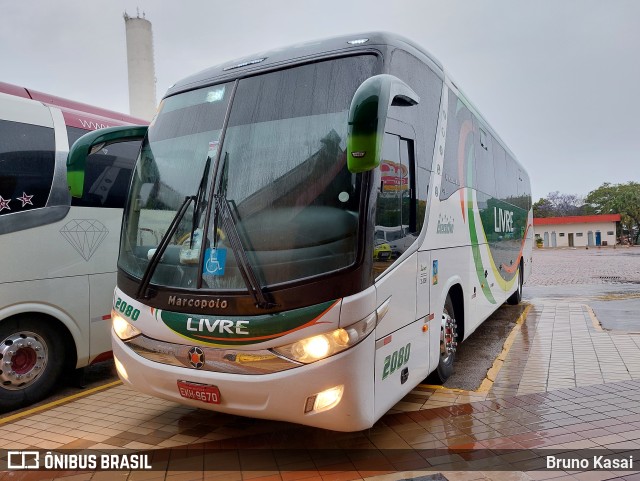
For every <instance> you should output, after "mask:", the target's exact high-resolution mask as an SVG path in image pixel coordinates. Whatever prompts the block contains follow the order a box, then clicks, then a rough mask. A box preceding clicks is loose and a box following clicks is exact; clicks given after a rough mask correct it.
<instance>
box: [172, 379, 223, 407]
mask: <svg viewBox="0 0 640 481" xmlns="http://www.w3.org/2000/svg"><path fill="white" fill-rule="evenodd" d="M178 392H179V393H180V396H182V397H183V398H185V399H195V400H196V401H202V402H204V403H207V404H220V389H218V386H212V385H210V384H198V383H195V382H189V381H178Z"/></svg>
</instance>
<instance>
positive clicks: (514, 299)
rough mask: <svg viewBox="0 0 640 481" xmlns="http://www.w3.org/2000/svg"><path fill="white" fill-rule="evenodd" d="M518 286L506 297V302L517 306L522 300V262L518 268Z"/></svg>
mask: <svg viewBox="0 0 640 481" xmlns="http://www.w3.org/2000/svg"><path fill="white" fill-rule="evenodd" d="M518 272H519V274H518V288H517V289H516V291H515V292H514V293H513V294H511V295H510V296H509V298H508V299H507V304H510V305H512V306H517V305H518V304H520V301H522V284H523V279H524V274H523V273H522V264H520V268H519V269H518Z"/></svg>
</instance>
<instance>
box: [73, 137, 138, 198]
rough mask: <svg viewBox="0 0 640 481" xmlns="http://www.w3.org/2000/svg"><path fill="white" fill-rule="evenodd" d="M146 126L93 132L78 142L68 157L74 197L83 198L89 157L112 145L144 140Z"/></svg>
mask: <svg viewBox="0 0 640 481" xmlns="http://www.w3.org/2000/svg"><path fill="white" fill-rule="evenodd" d="M147 128H148V127H147V126H146V125H124V126H121V127H108V128H106V129H99V130H93V131H91V132H88V133H86V134H84V135H83V136H82V137H80V138H79V139H78V140H76V141H75V142H74V144H73V146H72V147H71V148H70V149H69V156H68V157H67V183H68V184H69V192H70V193H71V196H72V197H82V194H83V191H84V172H85V169H86V166H87V157H89V156H90V155H91V154H94V153H96V152H97V151H99V150H100V149H102V148H104V147H106V146H107V145H110V144H115V143H118V142H128V141H131V140H142V139H143V138H144V136H145V134H146V133H147Z"/></svg>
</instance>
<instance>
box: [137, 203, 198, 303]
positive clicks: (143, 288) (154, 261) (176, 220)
mask: <svg viewBox="0 0 640 481" xmlns="http://www.w3.org/2000/svg"><path fill="white" fill-rule="evenodd" d="M194 200H196V196H195V195H188V196H187V197H185V198H184V201H182V204H181V205H180V207H179V208H178V212H176V215H175V216H173V219H172V220H171V224H169V228H168V229H167V232H165V233H164V235H163V236H162V239H160V243H159V244H158V247H157V248H156V251H155V252H154V253H153V257H151V260H150V261H149V264H147V268H146V269H145V271H144V274H143V275H142V279H141V280H140V285H139V286H138V292H137V293H136V299H145V298H146V297H147V289H148V287H149V283H150V282H151V277H152V276H153V273H154V272H155V270H156V268H157V267H158V264H159V263H160V259H162V256H163V254H164V251H165V250H167V246H168V245H169V241H170V240H171V237H172V236H173V234H174V233H175V231H176V230H177V229H178V226H179V225H180V221H181V220H182V218H183V217H184V215H185V214H186V212H187V209H188V208H189V205H190V204H191V202H193V201H194Z"/></svg>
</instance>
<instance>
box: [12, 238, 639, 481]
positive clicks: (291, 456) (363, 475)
mask: <svg viewBox="0 0 640 481" xmlns="http://www.w3.org/2000/svg"><path fill="white" fill-rule="evenodd" d="M639 254H640V250H635V249H616V250H613V249H611V248H609V249H606V250H605V249H601V250H599V251H598V250H596V249H592V250H589V251H586V250H580V251H579V250H571V251H570V250H553V251H552V250H544V251H541V250H536V251H535V252H534V261H535V266H536V267H535V270H534V274H533V276H532V277H531V278H530V279H529V282H528V283H527V284H526V286H525V290H524V295H525V297H526V298H527V300H528V302H529V304H530V307H528V309H527V310H526V311H525V313H526V316H525V315H523V316H521V318H519V319H518V320H517V321H516V323H515V327H514V328H513V330H512V331H511V333H510V334H509V336H508V338H507V341H506V343H505V349H504V350H503V351H502V352H501V353H500V354H499V355H498V356H497V358H496V360H495V361H494V363H493V366H492V367H491V369H489V372H488V373H487V378H486V380H485V381H486V382H483V383H482V385H481V386H480V387H479V388H478V389H476V390H474V391H463V390H457V389H447V388H441V387H436V386H429V385H421V386H418V387H417V388H416V389H415V390H414V391H413V392H412V393H410V394H409V395H408V396H406V397H405V398H404V399H403V400H402V401H401V402H400V403H398V404H397V405H396V406H395V407H394V409H392V410H391V411H390V412H389V413H388V414H387V415H385V416H384V417H383V418H382V419H381V420H380V421H379V422H378V423H377V424H376V425H375V426H374V427H373V428H372V429H370V430H366V431H362V432H358V433H333V432H329V431H324V430H320V429H313V428H307V427H300V426H296V425H292V424H288V423H281V422H272V421H261V420H254V419H247V418H240V417H236V416H229V415H222V414H215V413H211V412H208V411H202V410H198V409H193V408H189V407H184V406H181V405H178V404H175V403H172V402H168V401H163V400H159V399H156V398H152V397H148V396H144V395H141V394H138V393H135V392H133V391H131V390H129V389H128V388H126V387H124V386H122V385H116V386H112V387H109V388H108V389H105V390H102V391H100V392H97V393H94V394H92V395H89V396H85V397H82V398H80V399H76V400H73V401H71V402H65V403H62V404H60V405H57V406H54V407H49V408H46V409H43V410H42V411H40V412H36V413H26V414H25V413H22V414H18V415H16V416H14V417H5V418H0V450H1V449H8V448H11V449H29V448H40V449H49V450H52V449H92V450H97V451H96V452H110V453H112V452H115V451H113V450H123V449H134V450H139V449H149V450H152V451H150V452H154V453H157V456H156V458H154V467H155V470H154V471H149V472H140V471H132V472H127V471H123V472H94V471H86V472H78V471H57V472H54V471H47V472H40V471H38V472H6V473H4V474H0V480H1V481H5V480H24V481H27V480H36V479H58V478H59V479H64V480H66V481H70V480H74V481H75V480H78V481H80V480H103V479H104V480H111V479H123V480H124V479H132V480H155V479H158V480H160V479H170V480H176V481H178V480H192V479H193V480H203V479H216V480H219V481H240V480H249V479H251V480H254V481H296V480H307V481H349V480H352V479H367V480H371V481H394V480H400V479H410V478H416V477H421V476H425V475H435V474H436V473H440V476H444V477H445V478H446V479H448V480H450V481H465V480H474V479H494V480H515V479H518V480H536V479H552V478H553V479H572V480H582V481H592V480H599V479H602V480H605V479H623V480H628V481H638V479H640V474H638V471H633V470H626V471H621V470H614V469H604V470H600V471H589V470H585V469H562V470H556V471H549V470H543V469H542V468H543V467H544V461H545V460H544V457H545V455H546V454H547V453H558V452H565V453H566V452H570V453H573V454H575V455H576V456H579V455H581V454H584V453H587V452H588V453H591V452H595V451H584V450H585V449H590V450H594V449H604V450H607V452H608V453H609V454H611V453H612V450H618V451H620V452H624V453H625V454H629V453H636V459H637V460H638V462H639V463H640V452H639V451H638V450H639V449H640V336H638V335H635V334H629V333H628V332H625V331H624V330H619V329H618V330H613V329H607V327H606V325H607V322H606V321H607V320H606V319H602V318H600V317H599V316H598V315H597V314H596V313H594V311H593V309H592V308H591V306H590V303H592V302H595V301H597V300H598V299H600V302H608V303H614V304H615V303H616V302H619V301H620V300H621V299H619V298H616V297H615V296H614V294H615V293H616V292H618V293H622V295H624V296H625V297H624V300H625V301H627V302H629V303H631V308H632V309H633V310H634V312H638V307H639V306H640V295H638V296H636V294H637V293H638V291H639V290H640V284H638V283H637V282H638V281H640V255H639ZM611 266H619V268H620V270H618V271H615V270H612V267H611ZM572 276H573V277H572ZM556 277H558V278H559V279H565V280H566V282H565V283H556V281H557V280H558V279H556ZM603 277H619V278H620V279H622V278H624V281H625V282H620V279H618V280H617V281H616V282H615V283H612V282H610V281H607V280H606V279H603ZM576 279H583V280H584V282H583V283H580V282H574V281H575V280H576ZM634 296H636V297H634ZM607 298H610V299H609V300H607ZM603 312H607V311H606V310H605V311H603ZM623 327H624V326H623ZM159 448H164V449H162V450H158V449H159ZM598 452H599V451H598ZM371 453H373V454H371ZM1 462H2V461H1V460H0V463H1ZM639 469H640V468H639ZM439 479H442V477H440V478H439Z"/></svg>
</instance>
